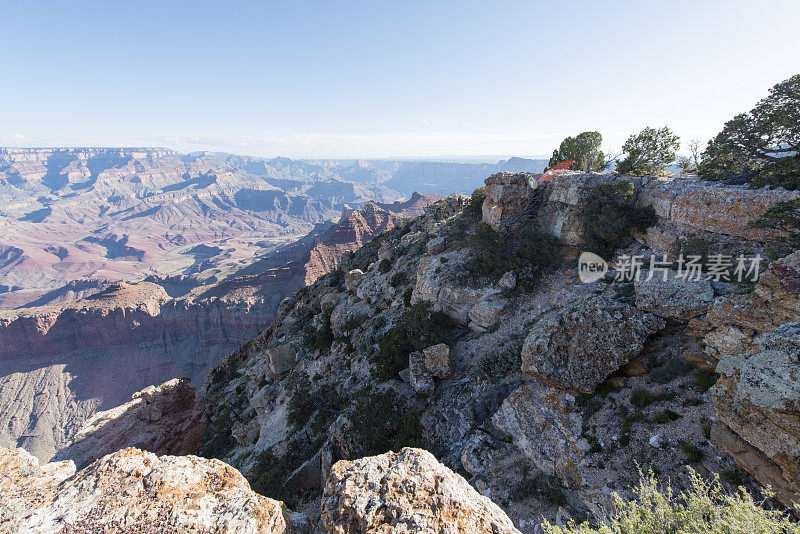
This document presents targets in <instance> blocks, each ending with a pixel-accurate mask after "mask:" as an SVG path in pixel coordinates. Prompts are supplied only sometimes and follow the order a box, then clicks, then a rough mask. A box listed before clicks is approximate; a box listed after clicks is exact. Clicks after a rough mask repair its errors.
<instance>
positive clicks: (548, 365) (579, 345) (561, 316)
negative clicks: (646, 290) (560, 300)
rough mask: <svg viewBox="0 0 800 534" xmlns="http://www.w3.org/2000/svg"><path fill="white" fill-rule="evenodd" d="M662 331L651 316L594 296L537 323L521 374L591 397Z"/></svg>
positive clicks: (528, 340) (527, 340) (659, 322)
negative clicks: (651, 338)
mask: <svg viewBox="0 0 800 534" xmlns="http://www.w3.org/2000/svg"><path fill="white" fill-rule="evenodd" d="M663 327H664V321H663V320H662V319H659V318H658V317H656V316H654V315H652V314H649V313H644V312H641V311H639V310H638V309H636V308H634V307H632V306H628V305H626V304H623V303H620V302H615V301H613V300H611V299H608V298H604V297H599V296H594V295H593V296H590V297H587V298H584V299H580V300H577V301H575V302H574V303H572V304H570V305H568V306H565V307H563V308H560V309H557V310H554V311H553V312H551V313H549V314H547V315H545V316H544V317H542V318H541V319H539V320H538V321H537V322H536V324H535V325H534V327H533V328H532V329H531V331H530V333H528V336H527V337H526V338H525V344H524V345H523V347H522V370H523V371H524V372H526V373H529V374H531V375H533V376H536V377H537V378H539V379H541V380H543V381H545V382H547V383H550V384H553V385H556V386H557V387H560V388H564V389H570V390H574V391H577V392H581V393H591V392H593V391H594V390H595V388H597V386H598V385H600V384H601V383H602V382H604V381H605V379H606V378H607V377H608V376H609V375H610V374H611V373H613V372H614V371H616V370H617V369H619V368H620V367H622V366H623V365H625V364H626V363H628V362H629V361H630V360H631V359H633V358H634V357H636V356H638V355H639V353H640V352H641V351H642V348H643V347H644V343H645V340H646V339H647V337H648V336H649V335H651V334H654V333H656V332H657V331H658V330H660V329H661V328H663Z"/></svg>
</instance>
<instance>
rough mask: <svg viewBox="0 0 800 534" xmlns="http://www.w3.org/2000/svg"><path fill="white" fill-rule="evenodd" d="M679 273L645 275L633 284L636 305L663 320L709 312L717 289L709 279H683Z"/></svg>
mask: <svg viewBox="0 0 800 534" xmlns="http://www.w3.org/2000/svg"><path fill="white" fill-rule="evenodd" d="M675 275H676V272H674V271H672V272H668V273H667V277H666V280H664V278H663V275H662V273H658V274H656V275H655V276H653V278H652V279H650V280H647V279H646V278H647V277H646V276H642V278H641V279H640V280H638V281H636V282H635V283H634V288H635V290H636V307H637V308H639V309H640V310H644V311H647V312H651V313H654V314H656V315H658V316H659V317H663V318H664V319H672V320H676V321H680V322H686V321H688V320H689V319H691V318H693V317H697V316H698V315H702V314H704V313H706V311H708V308H709V306H711V304H712V303H713V302H714V288H713V287H711V282H709V281H708V280H698V281H691V280H681V279H678V278H676V277H675Z"/></svg>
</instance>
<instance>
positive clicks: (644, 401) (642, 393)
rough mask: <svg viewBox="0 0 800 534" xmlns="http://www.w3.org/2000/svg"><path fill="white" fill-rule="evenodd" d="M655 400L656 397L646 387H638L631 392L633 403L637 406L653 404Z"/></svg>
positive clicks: (642, 406)
mask: <svg viewBox="0 0 800 534" xmlns="http://www.w3.org/2000/svg"><path fill="white" fill-rule="evenodd" d="M655 400H656V399H655V398H654V397H653V396H652V395H651V394H650V392H649V391H647V390H646V389H640V388H637V389H634V390H633V391H632V392H631V404H633V405H634V406H636V407H637V408H644V407H645V406H647V405H649V404H653V403H654V402H655Z"/></svg>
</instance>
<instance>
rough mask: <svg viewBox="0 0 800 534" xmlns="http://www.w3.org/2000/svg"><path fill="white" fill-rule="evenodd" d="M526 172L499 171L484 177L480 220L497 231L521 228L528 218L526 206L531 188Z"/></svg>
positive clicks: (528, 202) (530, 194) (531, 192)
mask: <svg viewBox="0 0 800 534" xmlns="http://www.w3.org/2000/svg"><path fill="white" fill-rule="evenodd" d="M532 176H533V175H530V174H527V173H511V172H499V173H497V174H493V175H491V176H490V177H488V178H487V179H486V189H485V191H486V199H485V200H484V201H483V206H482V212H483V217H482V221H483V222H485V223H487V224H488V225H490V226H491V227H492V228H494V229H495V230H497V231H498V232H510V231H513V230H516V229H518V228H521V227H522V226H524V225H525V223H526V222H527V221H528V219H529V218H530V214H529V213H528V211H527V210H528V206H529V204H530V199H531V196H532V195H533V189H532V188H531V186H530V185H529V179H531V177H532Z"/></svg>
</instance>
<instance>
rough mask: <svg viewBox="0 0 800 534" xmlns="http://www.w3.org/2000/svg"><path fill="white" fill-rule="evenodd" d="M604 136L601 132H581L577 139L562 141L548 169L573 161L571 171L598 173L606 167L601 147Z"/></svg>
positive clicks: (570, 138) (571, 138) (568, 138)
mask: <svg viewBox="0 0 800 534" xmlns="http://www.w3.org/2000/svg"><path fill="white" fill-rule="evenodd" d="M602 143H603V136H602V135H601V134H600V132H581V133H579V134H578V135H576V136H575V137H567V138H566V139H564V140H563V141H561V145H559V147H558V150H554V151H553V157H552V158H550V162H549V163H548V164H547V166H548V167H554V166H555V165H558V164H559V163H561V162H564V161H567V160H572V165H570V167H569V168H570V169H572V170H575V171H583V172H589V171H596V170H600V169H602V168H603V166H604V162H605V160H604V158H603V152H602V151H601V150H600V145H601V144H602Z"/></svg>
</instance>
